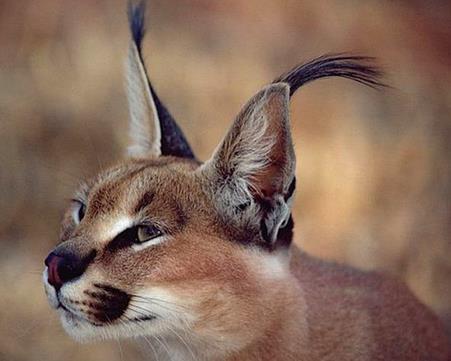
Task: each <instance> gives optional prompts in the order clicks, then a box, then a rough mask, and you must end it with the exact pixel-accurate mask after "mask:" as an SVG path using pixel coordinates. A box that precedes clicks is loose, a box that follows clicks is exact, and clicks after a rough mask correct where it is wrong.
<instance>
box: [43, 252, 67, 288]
mask: <svg viewBox="0 0 451 361" xmlns="http://www.w3.org/2000/svg"><path fill="white" fill-rule="evenodd" d="M63 261H64V258H63V257H60V256H57V255H56V254H54V253H53V252H52V253H50V254H49V255H48V257H47V258H46V259H45V265H46V266H47V267H48V271H47V272H48V282H49V283H50V284H51V285H52V286H53V287H55V288H56V289H57V290H58V289H60V288H61V286H62V285H63V281H62V279H61V277H60V274H59V268H60V265H61V263H62V262H63Z"/></svg>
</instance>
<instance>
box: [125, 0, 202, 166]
mask: <svg viewBox="0 0 451 361" xmlns="http://www.w3.org/2000/svg"><path fill="white" fill-rule="evenodd" d="M145 9H146V1H145V0H142V1H140V2H139V3H137V4H133V2H132V1H129V2H128V21H129V27H130V32H131V35H132V45H133V44H134V46H135V48H136V50H132V52H131V54H130V56H129V57H130V59H131V60H130V61H129V67H130V66H131V64H134V63H136V64H139V65H136V64H135V67H134V68H142V72H143V74H140V75H141V76H142V77H143V78H144V79H142V80H143V81H144V82H145V83H146V85H145V86H144V85H143V84H141V86H142V87H145V88H147V90H148V91H149V92H150V94H149V96H150V97H151V98H152V99H151V100H150V102H152V103H153V104H152V106H154V107H155V110H156V114H157V119H158V127H159V128H160V136H159V147H160V153H161V155H170V156H175V157H181V158H189V159H195V156H194V153H193V151H192V150H191V147H190V145H189V143H188V141H187V140H186V138H185V135H184V134H183V132H182V130H181V129H180V127H179V126H178V125H177V122H176V121H175V119H174V118H173V117H172V116H171V114H170V113H169V111H168V109H167V108H166V106H165V105H164V104H163V103H162V102H161V100H160V98H159V97H158V95H157V94H156V92H155V90H154V89H153V87H152V84H151V83H150V81H149V77H148V74H147V70H146V67H145V64H144V59H143V55H142V41H143V38H144V36H145V32H146V29H145ZM132 48H133V46H132ZM132 70H133V69H132ZM135 70H136V69H135ZM136 91H142V89H137V90H136ZM132 123H133V122H132ZM135 123H137V122H135ZM136 128H137V129H138V130H139V129H145V128H146V126H141V125H140V124H138V126H137V127H136ZM135 136H136V135H135ZM144 136H146V135H144ZM139 138H141V136H139ZM142 143H144V144H145V142H142ZM135 148H136V147H135ZM142 148H143V147H138V149H139V151H138V153H143V152H142Z"/></svg>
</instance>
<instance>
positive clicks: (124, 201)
mask: <svg viewBox="0 0 451 361" xmlns="http://www.w3.org/2000/svg"><path fill="white" fill-rule="evenodd" d="M197 167H198V163H197V162H194V161H184V160H177V159H176V160H174V159H173V158H172V157H162V158H158V159H155V160H153V159H151V160H132V161H127V162H124V163H122V164H119V165H116V166H114V167H111V168H110V169H108V170H106V171H103V172H102V173H100V174H99V175H98V176H97V177H95V178H94V179H92V180H91V181H89V182H87V183H86V184H85V185H84V186H83V187H82V189H81V190H80V192H79V193H81V194H79V195H80V196H81V198H83V199H84V200H85V201H86V202H87V203H88V212H89V213H90V215H91V216H101V215H106V214H111V213H122V214H123V213H126V214H130V215H133V213H139V212H140V211H141V210H142V208H144V207H145V206H146V205H148V204H149V203H151V202H158V203H161V202H162V201H166V202H167V201H169V200H170V199H174V198H178V199H179V201H181V202H183V199H184V197H183V195H184V194H187V193H192V192H193V187H194V188H196V186H195V185H196V182H194V179H193V178H194V177H193V171H194V170H195V169H196V168H197ZM188 189H189V192H188Z"/></svg>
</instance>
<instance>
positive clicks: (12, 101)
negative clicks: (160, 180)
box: [0, 0, 451, 361]
mask: <svg viewBox="0 0 451 361" xmlns="http://www.w3.org/2000/svg"><path fill="white" fill-rule="evenodd" d="M148 15H149V28H150V29H149V30H150V34H149V35H150V36H149V37H148V38H147V39H146V42H145V54H146V59H147V64H148V67H149V69H150V70H149V73H150V75H151V79H152V81H153V83H154V85H155V87H156V89H157V91H158V92H159V94H160V96H161V98H162V99H163V100H164V101H165V102H166V103H167V105H168V106H169V108H170V109H171V111H172V113H173V114H174V116H175V118H176V119H178V120H179V123H180V125H181V126H182V128H183V129H184V130H185V132H186V135H187V136H188V138H189V139H190V140H191V142H192V146H193V148H194V150H195V151H196V152H197V154H198V155H199V157H200V159H207V157H208V156H209V154H210V153H211V152H212V151H213V149H214V147H215V146H216V144H217V143H218V142H219V141H220V139H221V137H222V136H223V135H224V134H225V132H226V130H227V128H228V126H229V125H230V123H231V121H232V119H233V118H234V116H235V115H236V114H237V112H238V111H239V109H240V107H241V106H242V105H243V104H244V102H245V101H246V100H247V99H249V98H250V97H251V96H252V95H253V94H254V93H255V92H256V91H258V90H259V89H260V87H262V86H263V85H264V84H266V83H268V82H270V81H271V80H272V79H274V78H275V77H276V76H278V75H280V74H281V73H283V72H285V71H286V70H288V69H289V68H291V67H292V66H294V65H295V64H297V63H298V62H301V61H305V60H309V59H311V58H313V57H316V56H318V55H321V54H323V53H329V52H343V51H353V52H357V53H363V54H368V55H372V56H376V57H377V58H378V59H379V62H380V64H381V65H382V66H383V67H384V68H385V69H386V71H387V78H386V81H387V82H389V83H390V84H391V85H392V86H393V89H387V90H384V91H382V92H377V91H374V90H372V89H367V88H365V87H363V86H360V85H358V84H356V83H352V82H349V81H347V80H342V79H330V80H322V81H318V82H316V83H313V84H310V85H308V86H306V87H305V88H302V89H301V90H300V91H299V92H298V93H297V94H296V96H295V97H294V98H293V101H292V123H293V132H294V139H295V143H296V152H297V156H298V168H297V179H298V192H297V197H296V203H295V220H296V240H297V242H298V244H299V245H301V246H302V247H303V248H304V249H305V250H307V251H308V252H310V253H312V254H315V255H318V256H320V257H323V258H327V259H332V260H337V261H340V262H345V263H348V264H351V265H354V266H357V267H361V268H365V269H379V270H383V271H385V272H389V273H391V274H394V275H397V276H399V277H401V278H402V279H404V280H405V281H406V282H407V283H408V284H409V286H410V287H411V289H412V290H413V291H414V292H415V294H416V295H417V296H418V297H419V298H420V299H421V300H422V301H423V302H425V303H426V304H428V305H429V306H430V307H432V308H433V309H434V310H435V311H436V312H437V313H438V314H439V315H440V316H441V317H442V318H443V319H444V320H447V323H448V324H449V323H450V321H451V160H450V156H451V141H450V138H451V71H450V70H451V66H450V65H451V56H450V54H451V27H450V24H451V3H450V2H449V1H445V0H443V1H439V0H436V1H418V0H417V1H414V0H409V1H401V0H399V1H384V0H382V1H381V0H367V1H355V0H354V1H352V0H343V1H342V0H336V1H327V2H323V1H312V0H309V1H300V0H284V1H279V0H277V1H276V0H272V1H269V0H247V1H239V0H228V1H210V0H195V1H188V0H177V1H174V0H171V1H168V0H165V1H163V0H154V1H151V2H150V4H149V7H148ZM128 40H129V35H128V30H127V26H126V16H125V1H119V0H108V1H106V0H103V1H100V0H97V1H75V0H66V1H62V0H40V1H32V0H22V1H13V0H2V1H1V2H0V49H1V50H0V275H1V281H0V360H49V361H52V360H55V361H56V360H86V361H90V360H110V361H114V360H143V359H144V357H143V355H142V350H140V349H139V348H137V347H135V346H130V344H128V343H127V342H121V344H119V343H117V342H105V343H100V344H95V345H79V344H76V343H75V342H73V341H72V340H71V339H69V338H68V337H67V336H66V335H65V334H64V331H63V330H62V328H61V326H60V324H59V322H58V320H57V317H56V314H55V313H54V312H52V311H51V310H50V308H49V307H48V305H47V301H46V299H45V295H44V292H43V289H42V286H41V271H42V266H43V259H44V257H45V256H46V254H47V252H48V251H49V250H50V249H51V247H52V246H53V245H54V244H55V243H56V240H57V234H58V228H59V220H60V216H61V213H62V211H63V209H64V207H65V206H66V204H67V199H68V198H70V197H71V194H72V191H73V190H74V188H75V187H76V185H77V182H78V181H79V180H80V179H82V178H85V177H89V176H91V175H94V174H95V173H96V172H97V171H98V170H100V169H101V168H103V167H106V166H108V164H110V163H111V162H112V161H114V160H115V159H117V158H118V157H121V156H122V154H123V149H124V147H125V145H126V143H127V118H128V114H127V104H126V99H125V95H124V91H123V63H124V58H125V54H126V50H127V44H128Z"/></svg>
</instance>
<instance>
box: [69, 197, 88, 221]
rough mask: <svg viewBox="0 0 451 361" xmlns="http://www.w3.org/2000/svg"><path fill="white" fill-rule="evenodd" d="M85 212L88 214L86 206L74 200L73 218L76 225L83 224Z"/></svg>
mask: <svg viewBox="0 0 451 361" xmlns="http://www.w3.org/2000/svg"><path fill="white" fill-rule="evenodd" d="M85 212H86V205H85V204H84V203H83V202H81V201H79V200H77V199H73V200H72V218H73V219H74V221H75V223H76V224H78V223H80V222H81V220H82V219H83V217H84V216H85Z"/></svg>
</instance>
